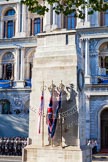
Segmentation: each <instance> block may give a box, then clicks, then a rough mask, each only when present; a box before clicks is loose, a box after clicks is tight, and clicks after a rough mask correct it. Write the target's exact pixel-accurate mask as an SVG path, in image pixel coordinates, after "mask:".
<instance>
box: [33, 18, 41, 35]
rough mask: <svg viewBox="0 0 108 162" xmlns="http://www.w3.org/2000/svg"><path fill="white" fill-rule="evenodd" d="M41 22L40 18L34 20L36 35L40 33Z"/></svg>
mask: <svg viewBox="0 0 108 162" xmlns="http://www.w3.org/2000/svg"><path fill="white" fill-rule="evenodd" d="M40 28H41V23H40V18H36V19H35V20H34V35H36V34H38V33H40Z"/></svg>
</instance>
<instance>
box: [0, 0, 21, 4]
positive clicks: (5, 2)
mask: <svg viewBox="0 0 108 162" xmlns="http://www.w3.org/2000/svg"><path fill="white" fill-rule="evenodd" d="M17 2H20V0H11V1H9V2H8V1H4V0H3V1H2V2H0V5H9V4H13V3H17Z"/></svg>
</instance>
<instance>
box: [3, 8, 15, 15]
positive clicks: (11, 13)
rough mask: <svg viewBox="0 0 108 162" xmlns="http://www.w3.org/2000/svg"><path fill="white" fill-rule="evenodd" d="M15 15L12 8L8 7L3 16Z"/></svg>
mask: <svg viewBox="0 0 108 162" xmlns="http://www.w3.org/2000/svg"><path fill="white" fill-rule="evenodd" d="M12 15H15V10H14V9H10V10H8V11H7V12H6V13H5V16H12Z"/></svg>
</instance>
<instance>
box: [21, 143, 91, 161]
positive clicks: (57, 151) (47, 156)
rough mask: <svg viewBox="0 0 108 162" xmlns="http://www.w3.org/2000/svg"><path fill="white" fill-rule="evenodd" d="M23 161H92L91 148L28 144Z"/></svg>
mask: <svg viewBox="0 0 108 162" xmlns="http://www.w3.org/2000/svg"><path fill="white" fill-rule="evenodd" d="M23 151H24V152H23V153H24V156H23V162H91V151H90V149H89V148H87V147H86V148H83V149H80V148H78V147H72V146H70V147H65V148H61V147H55V148H54V147H50V146H47V147H40V148H36V146H33V145H28V146H27V147H26V148H25V149H24V150H23Z"/></svg>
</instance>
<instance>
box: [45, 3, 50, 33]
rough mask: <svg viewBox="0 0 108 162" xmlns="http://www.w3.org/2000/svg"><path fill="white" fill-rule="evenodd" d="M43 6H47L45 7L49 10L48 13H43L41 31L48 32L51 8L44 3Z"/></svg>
mask: <svg viewBox="0 0 108 162" xmlns="http://www.w3.org/2000/svg"><path fill="white" fill-rule="evenodd" d="M45 4H46V5H47V7H48V8H49V12H46V13H45V16H44V20H43V24H44V25H43V31H50V30H51V19H50V16H51V14H50V11H51V7H50V5H49V4H48V3H47V2H45Z"/></svg>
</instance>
